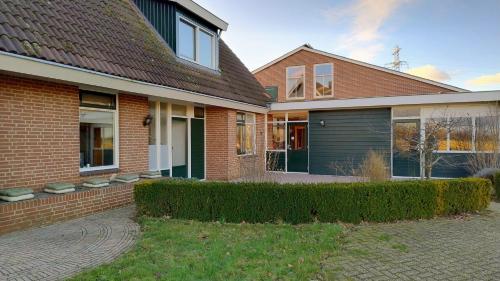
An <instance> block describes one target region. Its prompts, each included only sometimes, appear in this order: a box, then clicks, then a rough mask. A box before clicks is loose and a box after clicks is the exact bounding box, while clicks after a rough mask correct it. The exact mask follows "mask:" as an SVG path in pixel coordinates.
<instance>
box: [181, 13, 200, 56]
mask: <svg viewBox="0 0 500 281" xmlns="http://www.w3.org/2000/svg"><path fill="white" fill-rule="evenodd" d="M195 42H196V41H195V28H194V26H192V25H191V24H189V23H187V22H185V21H183V20H180V21H179V50H178V52H179V55H180V56H181V57H184V58H188V59H191V60H195Z"/></svg>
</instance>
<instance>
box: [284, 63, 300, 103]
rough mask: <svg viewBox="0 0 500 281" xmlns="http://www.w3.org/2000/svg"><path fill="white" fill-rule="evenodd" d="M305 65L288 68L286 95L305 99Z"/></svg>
mask: <svg viewBox="0 0 500 281" xmlns="http://www.w3.org/2000/svg"><path fill="white" fill-rule="evenodd" d="M304 80H305V67H304V66H292V67H287V68H286V97H287V98H288V99H303V98H304V92H305V87H304V83H305V81H304Z"/></svg>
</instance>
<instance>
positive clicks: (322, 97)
mask: <svg viewBox="0 0 500 281" xmlns="http://www.w3.org/2000/svg"><path fill="white" fill-rule="evenodd" d="M322 65H330V66H331V67H332V91H331V92H332V93H331V94H330V95H328V96H318V95H316V78H317V76H318V75H316V67H317V66H322ZM334 72H335V70H334V68H333V63H318V64H315V65H313V75H314V79H313V83H314V84H313V89H314V93H313V97H314V98H315V99H325V98H332V97H333V96H334V95H335V94H334V91H333V89H334V86H333V85H334V80H333V74H334ZM321 76H322V77H327V76H328V75H321Z"/></svg>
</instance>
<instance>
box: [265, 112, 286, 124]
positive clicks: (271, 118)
mask: <svg viewBox="0 0 500 281" xmlns="http://www.w3.org/2000/svg"><path fill="white" fill-rule="evenodd" d="M267 122H285V113H271V114H268V115H267Z"/></svg>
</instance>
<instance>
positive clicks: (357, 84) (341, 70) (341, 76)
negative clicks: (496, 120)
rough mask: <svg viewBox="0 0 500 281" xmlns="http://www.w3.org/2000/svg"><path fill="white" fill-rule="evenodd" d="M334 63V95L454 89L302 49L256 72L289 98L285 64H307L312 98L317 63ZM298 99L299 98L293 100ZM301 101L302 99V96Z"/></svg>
mask: <svg viewBox="0 0 500 281" xmlns="http://www.w3.org/2000/svg"><path fill="white" fill-rule="evenodd" d="M321 63H333V69H334V70H333V73H334V74H333V89H334V94H333V99H352V98H368V97H382V96H398V95H412V94H426V93H438V92H442V91H445V92H451V91H452V90H450V89H447V88H443V87H439V86H435V85H432V84H428V83H425V82H421V81H418V80H415V79H410V78H406V77H402V76H399V75H395V74H391V73H388V72H384V71H381V70H376V69H372V68H369V67H365V66H361V65H357V64H353V63H350V62H347V61H344V60H339V59H335V58H332V57H329V56H325V55H321V54H317V53H314V52H310V51H306V50H301V51H299V52H297V53H295V54H293V55H291V56H289V57H287V58H285V59H283V60H281V61H279V62H277V63H275V64H273V65H271V66H269V67H267V68H265V69H263V70H261V71H259V72H257V73H256V74H255V77H256V78H257V80H258V81H259V82H260V83H261V84H262V85H263V86H264V87H268V86H277V87H278V102H286V101H287V100H286V96H285V95H286V93H285V91H286V74H285V71H286V67H289V66H302V65H303V66H305V99H304V100H313V99H315V98H314V97H313V93H314V70H313V69H314V64H321ZM293 101H297V100H293ZM299 101H300V100H299Z"/></svg>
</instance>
